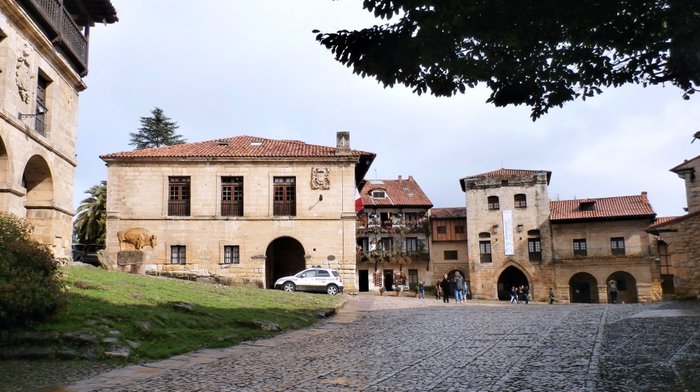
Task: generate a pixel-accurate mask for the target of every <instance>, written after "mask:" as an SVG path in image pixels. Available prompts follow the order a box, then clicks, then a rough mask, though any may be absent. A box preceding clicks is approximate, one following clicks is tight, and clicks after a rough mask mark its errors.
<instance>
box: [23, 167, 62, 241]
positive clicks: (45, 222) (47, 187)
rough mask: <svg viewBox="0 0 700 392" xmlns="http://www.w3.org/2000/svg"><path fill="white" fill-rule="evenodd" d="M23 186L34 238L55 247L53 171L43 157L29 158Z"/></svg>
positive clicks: (28, 218)
mask: <svg viewBox="0 0 700 392" xmlns="http://www.w3.org/2000/svg"><path fill="white" fill-rule="evenodd" d="M22 186H23V187H24V188H25V189H26V194H25V196H24V208H25V216H26V218H27V221H28V222H29V223H31V224H32V226H33V227H34V228H33V235H34V238H35V239H36V240H37V241H39V242H41V243H43V244H46V245H53V237H54V229H53V227H54V205H53V204H54V203H53V201H54V184H53V177H52V175H51V169H50V168H49V165H48V163H47V162H46V160H45V159H44V158H43V157H41V156H39V155H34V156H32V157H31V158H29V160H28V161H27V165H26V166H25V168H24V172H22ZM56 224H58V222H56Z"/></svg>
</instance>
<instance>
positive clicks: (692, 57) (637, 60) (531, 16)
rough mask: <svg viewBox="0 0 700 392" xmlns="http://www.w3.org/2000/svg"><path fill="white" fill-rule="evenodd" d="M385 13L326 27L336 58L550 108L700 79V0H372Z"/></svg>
mask: <svg viewBox="0 0 700 392" xmlns="http://www.w3.org/2000/svg"><path fill="white" fill-rule="evenodd" d="M363 7H364V8H365V9H366V10H368V11H370V12H373V13H374V15H375V16H376V17H378V18H382V19H386V20H387V21H389V20H392V19H394V18H395V23H388V22H387V23H386V24H383V25H377V26H373V27H370V28H365V29H362V30H359V31H347V30H340V31H338V32H335V33H319V31H318V30H314V33H319V34H318V35H317V36H316V40H317V41H319V42H320V44H321V45H323V46H325V47H326V48H328V49H330V50H331V52H332V53H333V54H334V55H335V59H336V60H337V61H339V62H340V63H342V64H344V65H346V66H348V67H351V68H352V69H353V72H354V73H356V74H358V75H361V76H362V77H365V76H371V77H374V78H376V79H377V81H379V82H380V83H382V84H383V85H384V87H387V86H389V87H391V86H394V85H395V84H397V83H400V84H404V85H405V86H407V87H409V88H411V89H413V92H414V93H417V94H422V93H426V92H430V93H431V94H433V95H435V96H448V97H449V96H452V95H453V94H456V93H458V92H459V93H464V92H465V90H466V88H467V87H475V86H476V85H478V84H480V83H484V84H485V85H486V86H487V87H489V88H490V89H491V95H490V96H489V98H488V100H487V102H489V103H493V104H494V105H496V106H499V107H500V106H506V105H511V104H512V105H520V104H525V105H527V106H529V107H531V109H532V113H531V117H532V119H533V120H536V119H537V118H539V117H540V116H541V115H542V114H544V113H546V112H547V111H548V110H549V109H550V108H552V107H555V106H559V107H561V106H562V105H563V104H564V103H565V102H568V101H572V100H574V99H576V98H581V99H584V100H585V99H586V98H587V97H592V96H594V95H596V94H600V93H601V92H602V89H603V88H605V87H617V86H621V85H624V84H627V83H633V84H641V85H643V86H644V87H646V86H647V85H657V84H667V83H668V84H672V85H674V86H676V87H678V88H680V89H681V90H682V92H683V93H682V95H683V98H684V99H689V97H690V95H691V94H693V93H694V92H695V91H698V87H699V86H700V1H697V0H616V1H611V0H577V1H566V2H562V1H561V0H451V1H439V2H438V1H430V0H398V1H397V0H365V1H364V5H363Z"/></svg>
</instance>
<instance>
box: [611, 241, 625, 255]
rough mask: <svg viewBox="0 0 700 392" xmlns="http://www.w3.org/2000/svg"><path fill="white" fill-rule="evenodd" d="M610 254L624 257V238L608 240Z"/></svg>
mask: <svg viewBox="0 0 700 392" xmlns="http://www.w3.org/2000/svg"><path fill="white" fill-rule="evenodd" d="M610 252H611V253H612V255H613V256H624V255H625V238H624V237H612V238H610Z"/></svg>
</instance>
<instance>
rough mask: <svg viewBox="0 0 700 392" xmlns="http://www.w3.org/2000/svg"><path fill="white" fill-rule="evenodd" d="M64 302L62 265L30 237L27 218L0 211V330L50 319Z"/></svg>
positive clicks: (60, 308) (63, 306) (62, 306)
mask: <svg viewBox="0 0 700 392" xmlns="http://www.w3.org/2000/svg"><path fill="white" fill-rule="evenodd" d="M65 305H66V295H65V292H64V290H63V284H62V283H61V275H60V271H59V264H58V262H57V261H56V260H54V258H53V255H52V254H51V252H49V250H48V249H47V247H46V246H44V245H42V244H40V243H38V242H36V241H34V240H33V239H31V237H30V229H29V225H28V224H27V223H26V222H25V221H23V220H22V219H19V218H17V217H15V216H12V215H6V214H0V329H14V328H18V327H21V326H25V325H28V324H31V323H32V322H39V321H45V320H48V319H51V318H53V317H55V316H56V315H57V314H58V312H60V311H61V310H62V309H64V308H65Z"/></svg>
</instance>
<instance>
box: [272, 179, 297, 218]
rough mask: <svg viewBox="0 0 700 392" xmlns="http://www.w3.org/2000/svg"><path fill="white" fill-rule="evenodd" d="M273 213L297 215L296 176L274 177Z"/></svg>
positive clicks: (277, 214)
mask: <svg viewBox="0 0 700 392" xmlns="http://www.w3.org/2000/svg"><path fill="white" fill-rule="evenodd" d="M273 183H274V190H273V192H274V195H273V215H274V216H296V214H297V196H296V189H297V188H296V177H274V179H273Z"/></svg>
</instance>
